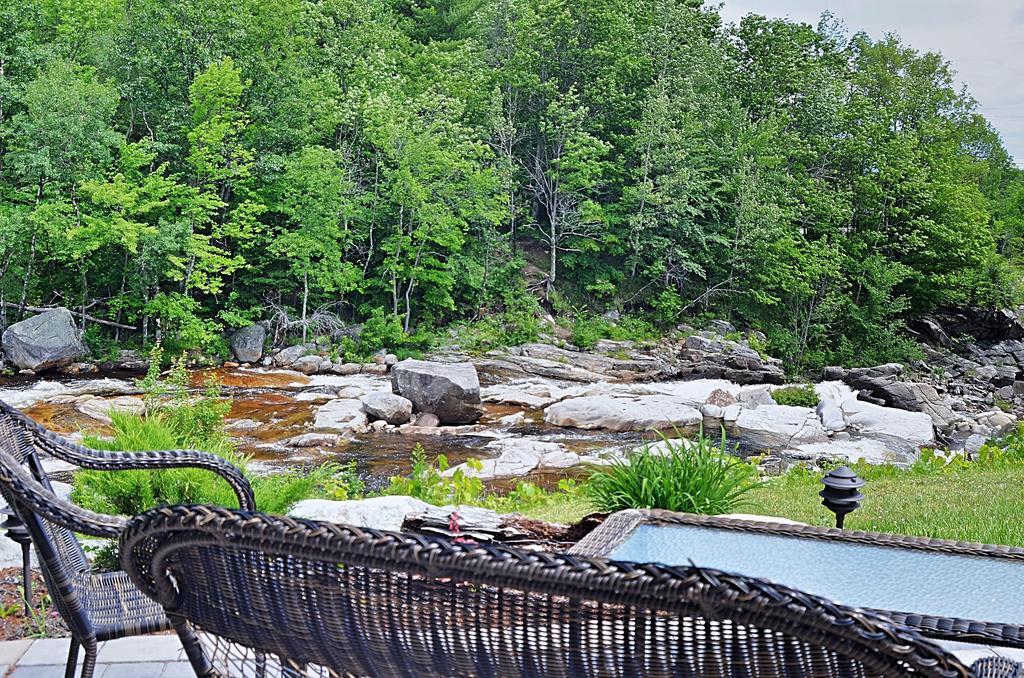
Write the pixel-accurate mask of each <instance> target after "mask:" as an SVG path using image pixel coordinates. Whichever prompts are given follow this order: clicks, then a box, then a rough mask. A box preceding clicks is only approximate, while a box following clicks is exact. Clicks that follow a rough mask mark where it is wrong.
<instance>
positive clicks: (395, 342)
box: [359, 308, 408, 357]
mask: <svg viewBox="0 0 1024 678" xmlns="http://www.w3.org/2000/svg"><path fill="white" fill-rule="evenodd" d="M407 339H408V337H407V336H406V334H405V331H404V330H403V329H402V319H401V318H399V317H398V316H397V315H394V314H392V313H388V312H387V311H385V310H384V309H383V308H375V309H373V311H371V312H370V317H369V318H367V319H366V322H364V323H363V329H362V331H360V333H359V351H360V353H361V354H362V355H363V357H366V356H370V355H372V354H373V353H374V352H375V351H379V350H380V349H382V348H384V349H388V350H392V351H393V350H394V349H396V348H398V347H399V346H402V345H403V344H405V343H406V341H407Z"/></svg>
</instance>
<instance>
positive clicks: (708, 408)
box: [700, 403, 725, 419]
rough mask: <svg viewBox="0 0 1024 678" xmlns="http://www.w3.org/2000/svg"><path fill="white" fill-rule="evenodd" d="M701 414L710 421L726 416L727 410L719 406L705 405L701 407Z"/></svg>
mask: <svg viewBox="0 0 1024 678" xmlns="http://www.w3.org/2000/svg"><path fill="white" fill-rule="evenodd" d="M700 413H701V414H703V415H704V416H705V417H707V418H708V419H721V418H722V417H723V416H724V415H725V409H724V408H721V407H719V406H718V405H711V404H709V403H704V404H703V405H701V406H700Z"/></svg>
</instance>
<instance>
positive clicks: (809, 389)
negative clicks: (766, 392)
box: [772, 384, 818, 407]
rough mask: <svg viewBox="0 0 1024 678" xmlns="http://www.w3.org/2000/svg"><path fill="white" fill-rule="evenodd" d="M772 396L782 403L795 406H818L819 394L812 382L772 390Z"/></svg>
mask: <svg viewBox="0 0 1024 678" xmlns="http://www.w3.org/2000/svg"><path fill="white" fill-rule="evenodd" d="M772 398H774V399H775V402H777V403H778V404H780V405H792V406H793V407H817V406H818V394H817V393H815V392H814V387H813V386H811V385H810V384H807V385H805V386H786V387H784V388H777V389H775V390H774V391H772Z"/></svg>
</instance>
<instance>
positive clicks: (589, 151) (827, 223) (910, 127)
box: [0, 0, 1024, 367]
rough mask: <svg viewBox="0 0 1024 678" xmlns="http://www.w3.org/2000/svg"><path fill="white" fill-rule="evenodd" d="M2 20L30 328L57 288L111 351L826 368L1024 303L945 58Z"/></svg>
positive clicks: (578, 20) (575, 28)
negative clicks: (560, 351) (646, 352)
mask: <svg viewBox="0 0 1024 678" xmlns="http://www.w3.org/2000/svg"><path fill="white" fill-rule="evenodd" d="M0 26H2V28H3V30H2V31H0V307H2V308H0V312H2V321H3V322H4V323H9V322H13V321H14V320H17V319H19V318H20V317H22V316H23V315H24V314H25V309H26V308H29V307H38V306H48V305H63V306H67V307H69V308H72V309H77V311H76V312H82V313H84V314H85V316H87V317H81V316H78V317H81V320H82V324H83V326H84V329H85V331H86V336H87V337H89V338H90V340H91V341H98V340H100V339H103V338H105V339H106V340H107V341H109V340H112V339H115V338H116V340H118V341H120V342H135V343H141V342H150V341H152V340H153V339H154V337H155V334H156V332H157V328H159V331H160V332H162V333H163V334H164V336H165V337H167V338H168V339H170V340H173V341H174V342H175V344H176V345H177V346H180V347H183V348H188V347H203V348H206V349H215V348H216V346H217V345H218V344H220V343H222V341H223V340H222V339H221V337H222V336H223V334H224V333H225V332H226V331H228V330H230V329H231V328H232V327H238V326H242V325H245V324H248V323H250V322H253V321H256V320H260V319H265V318H267V317H268V316H269V315H270V314H272V313H275V314H281V313H283V314H286V315H287V316H288V317H289V318H291V319H292V320H297V321H299V322H298V324H297V325H296V327H301V326H302V323H301V321H302V320H303V319H307V320H308V319H310V318H313V317H314V316H316V317H317V318H319V319H321V320H322V319H323V318H326V317H335V316H336V317H338V318H340V319H341V320H344V321H346V322H349V321H353V322H359V321H364V320H366V319H370V320H371V322H373V323H375V324H376V326H378V327H379V326H386V327H390V328H392V329H393V330H394V332H396V333H399V332H400V333H404V334H405V335H408V336H409V339H408V341H410V342H415V341H422V340H423V339H422V338H423V337H425V336H428V335H429V334H430V333H431V332H432V331H436V330H437V329H438V328H445V327H448V326H449V325H451V324H452V323H456V322H464V321H479V320H481V319H483V318H488V319H490V320H489V322H491V323H493V324H494V326H495V327H498V328H499V329H502V331H505V332H507V333H508V337H509V339H510V340H517V339H523V338H530V335H531V333H533V334H535V333H536V328H537V327H538V320H537V318H538V317H541V316H543V315H546V314H548V313H554V314H555V315H556V316H559V315H560V316H564V317H570V318H575V319H577V320H580V319H583V318H586V317H590V316H588V314H593V315H599V314H601V313H603V312H606V311H610V310H616V311H619V312H620V313H623V314H626V316H627V317H630V318H635V319H638V320H640V321H642V322H644V323H649V324H650V325H652V326H656V327H663V328H667V327H672V326H674V325H675V324H677V323H679V322H683V321H686V322H695V321H694V319H697V321H698V322H699V320H701V319H706V318H710V317H720V318H728V319H730V320H732V321H733V322H734V323H736V324H737V325H739V326H742V327H749V328H753V329H758V330H760V331H761V332H763V333H764V335H765V336H766V337H767V342H768V345H767V346H766V348H767V349H768V350H769V351H771V352H772V353H774V354H776V355H779V356H783V357H785V358H787V359H789V360H791V361H793V362H794V364H800V365H804V366H808V367H810V366H816V365H821V364H824V363H828V362H842V363H856V362H861V363H870V362H880V361H883V360H887V359H890V358H893V357H896V358H898V357H900V356H901V354H902V353H903V352H905V351H906V349H907V339H906V338H905V336H904V333H903V332H904V329H905V327H906V322H907V320H908V319H909V318H912V317H913V316H914V315H915V314H919V313H922V312H925V311H928V310H930V309H933V308H937V307H940V306H947V305H951V306H956V305H992V306H994V305H1007V304H1012V303H1015V302H1016V300H1017V297H1018V287H1019V280H1020V277H1021V274H1020V273H1019V272H1018V270H1017V266H1018V261H1019V259H1018V258H1019V256H1020V254H1021V252H1020V250H1021V247H1024V241H1022V237H1024V173H1022V172H1021V170H1019V169H1017V168H1016V167H1015V165H1014V163H1013V161H1012V159H1011V158H1010V157H1009V156H1008V154H1007V152H1006V150H1005V149H1004V147H1003V145H1002V143H1001V141H1000V138H999V136H998V134H997V133H996V132H995V131H994V130H993V129H992V127H991V126H990V125H989V124H988V123H987V121H986V120H985V119H984V118H983V117H982V116H981V115H980V114H979V113H978V112H977V108H976V104H975V102H974V101H973V100H972V99H971V97H970V95H969V94H968V93H967V92H966V91H963V90H961V89H960V88H958V86H957V84H956V77H955V73H954V71H953V70H952V69H951V66H950V64H948V63H947V62H946V61H944V60H943V58H942V57H941V56H940V55H938V54H934V53H920V52H917V51H915V50H914V49H912V48H911V47H909V46H907V45H905V44H903V43H902V42H901V40H900V39H899V38H898V37H897V36H895V35H888V36H884V37H881V38H880V39H872V38H871V37H869V36H866V35H864V34H859V33H851V32H850V31H848V30H847V29H845V28H844V27H843V25H842V24H841V22H840V21H838V20H837V19H834V18H832V17H829V16H825V17H823V19H822V22H821V24H820V25H819V26H817V27H812V26H809V25H805V24H799V23H793V22H789V21H784V20H774V19H767V18H764V17H760V16H754V15H751V16H748V17H746V18H745V19H743V20H742V21H741V22H740V23H738V24H736V25H728V24H725V23H723V21H722V19H721V18H720V16H719V15H718V14H717V12H716V10H715V9H714V8H709V7H705V6H704V5H703V3H702V2H701V1H700V0H634V1H632V2H622V1H621V0H230V2H229V1H227V0H74V1H71V0H5V2H4V3H2V5H0ZM88 318H94V319H97V318H98V319H102V320H106V321H109V322H112V323H114V324H116V325H122V326H124V327H134V328H136V329H135V330H134V331H128V330H126V329H123V328H121V327H115V326H114V325H102V324H96V323H95V322H93V321H90V320H89V319H88ZM392 341H399V339H394V338H393V339H392Z"/></svg>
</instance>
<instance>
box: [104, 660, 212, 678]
mask: <svg viewBox="0 0 1024 678" xmlns="http://www.w3.org/2000/svg"><path fill="white" fill-rule="evenodd" d="M166 666H167V664H165V663H164V662H138V663H136V662H133V663H130V664H108V665H107V666H106V667H105V669H106V670H105V671H104V672H103V678H163V676H164V675H165V674H164V668H165V667H166ZM192 675H195V674H194V673H193V674H192Z"/></svg>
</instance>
